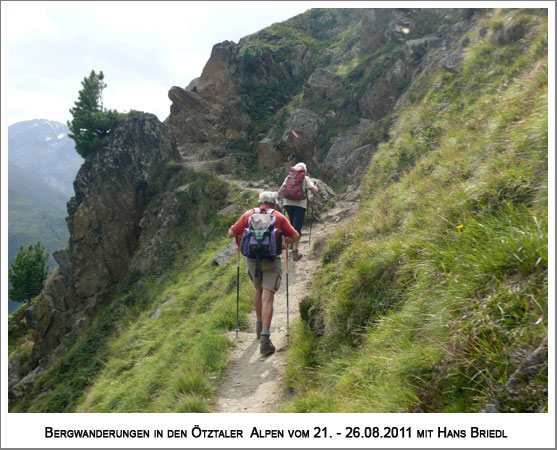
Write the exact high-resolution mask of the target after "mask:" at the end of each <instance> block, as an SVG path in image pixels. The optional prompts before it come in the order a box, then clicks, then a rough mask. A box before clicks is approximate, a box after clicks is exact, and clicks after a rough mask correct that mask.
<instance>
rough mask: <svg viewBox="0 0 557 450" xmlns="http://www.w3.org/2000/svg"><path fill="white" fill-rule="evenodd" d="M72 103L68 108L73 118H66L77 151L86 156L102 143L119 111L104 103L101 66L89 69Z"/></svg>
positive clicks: (104, 86) (100, 146)
mask: <svg viewBox="0 0 557 450" xmlns="http://www.w3.org/2000/svg"><path fill="white" fill-rule="evenodd" d="M81 85H82V86H83V89H81V90H80V91H79V97H78V100H77V101H76V102H75V103H74V104H75V106H74V107H73V108H71V109H70V113H71V114H72V117H73V120H72V121H68V127H69V129H70V134H68V136H69V137H70V138H72V139H73V140H74V141H75V149H76V151H77V153H79V154H80V155H81V156H83V157H84V158H86V157H87V156H88V155H90V154H91V153H93V152H95V151H97V150H99V149H100V148H102V146H103V139H104V138H105V137H106V136H107V135H108V134H109V133H110V132H111V131H112V128H113V127H114V124H115V123H116V119H117V118H118V113H117V111H115V110H106V109H104V107H103V98H102V93H103V90H104V89H105V88H106V83H105V82H104V74H103V73H102V70H101V71H100V72H99V73H98V74H97V73H95V71H94V70H92V71H91V74H90V75H89V77H86V78H84V79H83V81H82V82H81Z"/></svg>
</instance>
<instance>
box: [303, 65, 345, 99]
mask: <svg viewBox="0 0 557 450" xmlns="http://www.w3.org/2000/svg"><path fill="white" fill-rule="evenodd" d="M341 86H342V81H341V80H340V78H339V77H337V76H336V75H335V74H334V73H333V72H331V71H330V70H327V69H324V68H322V67H320V68H318V69H316V70H315V72H313V73H312V74H311V76H310V77H309V79H308V81H307V83H306V84H305V86H304V102H306V103H312V102H316V101H319V100H328V101H330V100H333V99H334V98H335V97H336V96H337V92H338V90H339V89H340V87H341Z"/></svg>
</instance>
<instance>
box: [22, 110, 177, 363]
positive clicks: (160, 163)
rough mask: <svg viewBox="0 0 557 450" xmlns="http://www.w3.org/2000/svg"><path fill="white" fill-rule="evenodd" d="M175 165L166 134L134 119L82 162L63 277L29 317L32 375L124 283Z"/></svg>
mask: <svg viewBox="0 0 557 450" xmlns="http://www.w3.org/2000/svg"><path fill="white" fill-rule="evenodd" d="M178 158H179V154H178V151H177V147H176V142H175V140H174V138H173V136H172V134H171V132H170V130H169V129H168V128H167V127H166V126H164V125H163V124H162V123H160V122H159V121H158V119H157V118H156V116H154V115H152V114H145V113H133V114H130V115H128V116H127V117H125V118H123V119H121V120H120V122H119V123H118V124H117V126H116V127H115V128H114V130H113V133H112V135H111V136H109V137H108V138H107V141H106V145H105V147H104V148H103V149H102V150H101V151H99V152H97V153H95V154H92V155H90V156H89V157H88V158H87V159H86V161H85V162H84V164H83V165H82V167H81V169H80V170H79V172H78V174H77V177H76V179H75V182H74V188H75V196H74V197H73V198H72V199H71V200H70V201H69V202H68V217H67V219H66V221H67V224H68V229H69V232H70V238H69V243H68V247H67V248H66V249H64V250H62V251H59V252H57V253H55V254H54V257H55V258H56V260H57V262H58V264H59V266H60V270H59V271H57V272H55V273H54V274H53V275H52V276H51V277H50V278H49V279H48V281H47V284H46V287H45V289H44V291H43V293H42V295H41V298H40V300H39V302H38V303H37V304H36V305H35V306H34V307H32V308H30V309H29V310H28V311H27V322H28V324H29V327H30V328H31V330H32V332H33V335H34V336H35V338H36V342H35V346H34V348H33V359H34V366H35V367H37V365H39V364H40V366H41V367H46V366H48V365H49V363H50V362H51V361H53V360H54V359H55V358H56V356H57V355H58V354H62V353H64V352H65V351H66V350H67V349H68V348H69V346H70V345H71V344H72V343H73V342H74V341H75V339H76V338H77V337H78V336H79V335H80V334H81V333H82V332H83V331H84V330H85V329H87V328H88V327H89V326H90V325H91V323H92V321H93V320H94V318H95V316H96V314H97V312H98V311H99V309H100V308H101V307H102V306H103V305H105V304H106V303H107V302H108V301H109V300H110V299H111V298H112V296H113V295H114V293H115V291H116V290H117V288H118V285H119V283H121V282H122V281H123V280H124V278H125V277H126V276H127V275H128V272H129V269H130V264H131V261H132V259H133V257H134V254H135V252H136V250H137V248H138V245H139V241H140V238H141V227H140V225H139V223H140V219H141V218H142V216H143V213H144V211H145V209H146V207H147V205H148V203H149V200H150V199H151V198H152V197H153V195H154V194H155V193H156V192H158V191H159V190H160V189H161V187H162V184H163V183H164V182H165V180H164V179H163V178H161V174H162V173H163V172H164V170H165V168H166V167H167V164H168V163H169V162H170V161H172V160H176V159H178Z"/></svg>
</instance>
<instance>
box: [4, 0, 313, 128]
mask: <svg viewBox="0 0 557 450" xmlns="http://www.w3.org/2000/svg"><path fill="white" fill-rule="evenodd" d="M277 5H278V6H277ZM284 5H286V6H284ZM304 9H306V8H304V7H303V3H301V2H300V3H298V2H286V3H284V4H282V3H279V4H277V3H275V2H234V3H232V2H164V1H162V2H151V1H145V2H48V1H46V2H2V41H3V42H2V47H3V49H2V50H3V51H2V63H3V64H2V65H4V63H5V62H7V89H6V85H5V84H4V83H5V81H4V80H3V86H2V89H3V92H2V93H3V94H4V90H9V95H7V96H6V98H5V97H4V96H3V98H2V104H3V108H4V107H5V111H6V114H7V117H6V118H5V119H6V120H7V121H8V122H9V123H10V124H11V123H14V122H17V121H21V120H29V119H34V118H39V117H41V118H49V119H52V120H60V121H65V120H68V119H70V118H71V117H70V115H69V112H68V110H69V108H70V107H72V106H73V102H74V101H75V100H76V99H77V95H78V91H79V90H80V89H81V81H82V80H83V78H84V77H86V76H87V75H88V74H89V73H90V71H91V70H95V71H97V72H98V71H100V70H102V71H103V73H104V74H105V80H106V83H107V85H108V88H107V90H106V91H105V100H106V101H107V103H106V104H107V105H108V104H109V103H110V104H111V107H112V108H115V109H118V110H127V109H131V108H134V109H141V110H144V111H148V112H153V113H155V114H157V116H159V118H160V119H161V120H162V119H164V117H166V115H167V114H168V110H169V106H168V105H169V100H168V97H167V93H168V90H169V89H170V88H171V87H172V86H175V85H176V86H182V87H184V86H187V85H188V84H189V83H190V81H191V80H192V79H193V78H196V77H198V76H199V75H201V71H202V70H203V67H204V66H205V64H206V62H207V60H208V59H209V57H210V54H211V49H212V47H213V45H214V44H216V43H218V42H222V41H224V40H233V41H235V42H238V41H239V39H240V38H242V37H244V36H246V35H248V34H252V33H254V32H257V31H259V30H261V29H262V28H265V27H267V26H269V25H271V24H272V23H274V22H280V21H283V20H286V19H287V18H289V17H292V16H294V15H296V14H297V13H300V12H302V11H303V10H304ZM4 50H6V51H4ZM132 93H133V96H135V99H134V98H133V96H132ZM158 96H160V97H158ZM119 102H122V103H119ZM161 116H164V117H161ZM61 118H62V120H61Z"/></svg>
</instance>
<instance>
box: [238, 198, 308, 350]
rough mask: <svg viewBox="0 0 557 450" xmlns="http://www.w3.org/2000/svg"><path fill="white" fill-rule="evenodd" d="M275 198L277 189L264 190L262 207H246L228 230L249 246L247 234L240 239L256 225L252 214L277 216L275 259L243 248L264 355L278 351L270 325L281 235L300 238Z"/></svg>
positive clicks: (290, 239)
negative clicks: (255, 256) (258, 258)
mask: <svg viewBox="0 0 557 450" xmlns="http://www.w3.org/2000/svg"><path fill="white" fill-rule="evenodd" d="M276 202H277V193H276V192H270V191H265V192H262V193H261V194H259V208H254V209H250V210H248V211H246V212H245V213H244V214H243V215H242V216H241V217H240V218H239V219H238V221H237V222H236V223H235V224H234V225H232V226H231V227H230V229H229V230H228V236H229V237H235V238H236V242H237V243H238V245H240V244H241V243H244V242H245V245H244V246H243V247H246V248H247V246H248V245H247V244H248V243H247V242H246V238H244V240H242V242H240V239H241V238H242V236H244V235H245V234H246V233H247V230H249V229H250V225H253V224H251V221H250V218H251V217H252V216H253V215H254V214H258V215H261V214H269V215H272V216H274V223H273V227H274V229H276V233H274V234H273V236H274V238H275V239H276V240H277V242H276V243H277V245H276V256H274V257H272V261H271V260H265V259H262V260H261V261H254V260H253V258H249V257H248V256H246V254H245V253H244V249H242V254H244V256H245V259H246V269H247V273H248V275H249V277H250V279H251V280H252V282H253V286H254V287H255V294H254V299H253V301H254V304H255V313H256V315H257V324H256V333H257V339H259V340H260V353H261V354H262V355H270V354H272V353H274V351H275V347H274V345H273V343H272V342H271V339H270V335H271V332H270V329H271V319H272V318H273V301H274V298H275V292H276V291H277V290H278V289H279V287H280V281H281V278H282V266H281V259H280V251H281V248H280V247H281V246H282V239H281V235H282V236H284V240H285V241H286V243H287V245H288V243H290V242H292V243H293V244H294V243H295V244H297V243H298V241H299V240H300V235H299V233H298V232H297V231H296V230H295V229H294V227H292V225H291V224H290V222H289V221H288V219H287V218H286V217H285V216H284V215H283V214H281V213H280V212H278V211H276V210H275V207H276ZM254 218H258V216H254Z"/></svg>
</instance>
